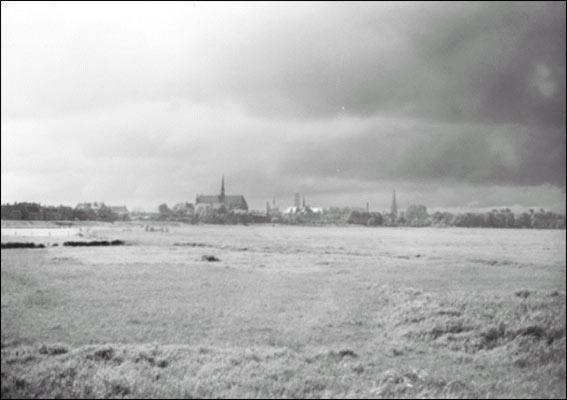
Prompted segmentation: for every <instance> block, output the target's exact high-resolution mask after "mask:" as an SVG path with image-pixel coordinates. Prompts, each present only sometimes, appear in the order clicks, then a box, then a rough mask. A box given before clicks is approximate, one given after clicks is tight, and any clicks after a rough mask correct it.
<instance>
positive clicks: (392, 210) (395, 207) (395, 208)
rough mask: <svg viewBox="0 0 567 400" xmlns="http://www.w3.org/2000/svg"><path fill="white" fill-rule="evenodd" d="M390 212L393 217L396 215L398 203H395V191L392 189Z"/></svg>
mask: <svg viewBox="0 0 567 400" xmlns="http://www.w3.org/2000/svg"><path fill="white" fill-rule="evenodd" d="M390 214H391V215H392V217H393V218H396V217H397V216H398V204H397V203H396V191H395V190H394V195H393V196H392V209H391V210H390Z"/></svg>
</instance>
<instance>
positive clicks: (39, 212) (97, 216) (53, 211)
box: [1, 202, 124, 222]
mask: <svg viewBox="0 0 567 400" xmlns="http://www.w3.org/2000/svg"><path fill="white" fill-rule="evenodd" d="M1 209H2V211H1V213H2V219H4V220H22V221H75V220H79V221H106V222H112V221H117V220H119V219H124V218H121V217H120V216H119V215H118V214H117V213H115V212H114V211H112V209H111V208H110V207H108V206H106V205H104V204H102V205H101V206H100V207H98V208H97V209H96V210H95V209H92V208H78V207H77V208H73V207H68V206H63V205H60V206H43V205H41V204H38V203H26V202H23V203H13V204H2V206H1Z"/></svg>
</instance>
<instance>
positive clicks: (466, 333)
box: [1, 226, 565, 398]
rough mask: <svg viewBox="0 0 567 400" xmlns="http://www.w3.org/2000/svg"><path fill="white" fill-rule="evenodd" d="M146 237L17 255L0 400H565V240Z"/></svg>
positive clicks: (526, 236)
mask: <svg viewBox="0 0 567 400" xmlns="http://www.w3.org/2000/svg"><path fill="white" fill-rule="evenodd" d="M130 228H132V227H130ZM130 228H128V229H125V228H124V227H118V228H116V227H115V228H112V229H110V228H107V227H100V228H99V230H98V231H95V233H94V236H95V238H99V239H116V238H118V239H121V240H125V241H127V242H128V243H135V244H136V245H133V246H124V247H122V246H119V247H108V248H106V247H105V248H68V247H50V248H48V249H34V250H24V249H22V250H10V251H7V252H2V269H1V271H2V397H5V398H9V397H97V398H98V397H106V398H108V397H131V398H136V397H256V398H257V397H317V398H321V397H347V398H348V397H385V398H388V397H394V398H398V397H406V398H407V397H425V398H431V397H437V398H456V397H457V398H458V397H464V398H466V397H475V398H478V397H551V398H557V397H565V378H564V376H565V255H564V250H565V237H564V233H563V232H559V231H558V232H550V231H498V230H487V231H483V230H465V229H462V230H461V229H447V230H435V229H424V230H417V229H413V230H411V229H408V230H405V229H399V230H398V229H365V228H334V229H330V230H329V229H321V228H299V227H270V226H266V227H209V226H202V227H188V228H172V229H171V230H170V232H168V233H161V232H157V233H156V232H152V233H148V232H145V231H143V227H133V229H130ZM3 240H4V238H3ZM175 243H199V244H204V245H203V246H189V245H187V246H175V245H174V244H175ZM203 255H214V256H216V257H218V258H219V259H220V260H221V261H219V262H215V263H209V262H207V261H202V260H201V257H202V256H203ZM417 255H419V257H417Z"/></svg>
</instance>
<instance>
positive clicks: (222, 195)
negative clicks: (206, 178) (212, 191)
mask: <svg viewBox="0 0 567 400" xmlns="http://www.w3.org/2000/svg"><path fill="white" fill-rule="evenodd" d="M219 200H220V202H221V203H224V174H222V182H221V189H220V197H219Z"/></svg>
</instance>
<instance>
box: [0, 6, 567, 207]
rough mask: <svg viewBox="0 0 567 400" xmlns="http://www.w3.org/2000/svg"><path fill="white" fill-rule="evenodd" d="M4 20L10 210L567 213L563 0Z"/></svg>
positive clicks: (8, 10)
mask: <svg viewBox="0 0 567 400" xmlns="http://www.w3.org/2000/svg"><path fill="white" fill-rule="evenodd" d="M1 11H2V12H1V19H2V21H1V22H2V24H1V30H2V32H1V33H2V37H1V53H2V54H1V56H2V57H1V67H2V68H1V175H2V176H1V193H2V195H1V197H2V203H7V202H14V201H36V202H40V203H42V204H49V205H57V204H66V205H74V204H76V203H78V202H83V201H104V202H106V203H107V204H110V205H123V204H124V205H127V206H128V207H129V208H130V209H131V210H132V209H144V210H148V211H150V210H155V209H157V206H158V205H159V204H161V203H164V202H166V203H168V204H169V205H170V206H171V205H173V204H175V203H178V202H182V201H189V202H194V200H195V196H196V194H216V193H218V192H219V189H220V180H221V176H222V174H224V175H225V179H226V191H227V194H242V195H244V196H245V197H246V199H247V201H248V204H249V206H251V208H255V209H263V208H264V207H265V203H266V201H272V200H273V199H274V198H275V199H276V202H277V204H278V205H279V206H280V207H282V208H283V207H286V206H291V205H292V204H293V194H294V193H295V192H299V193H301V194H302V196H305V197H306V201H307V203H308V204H310V205H312V206H318V207H330V206H360V207H364V206H365V205H366V202H368V203H369V204H370V208H371V209H373V210H378V211H380V210H385V209H388V208H389V206H390V202H391V198H392V191H393V190H394V189H395V190H396V195H397V198H398V204H399V207H400V208H405V207H407V206H408V205H410V204H425V205H426V206H427V207H428V208H429V209H432V210H433V209H459V210H461V209H462V210H465V209H466V210H468V209H470V210H473V209H483V208H493V207H497V208H501V207H511V208H513V209H514V210H516V209H517V210H521V209H523V208H529V207H537V208H539V207H543V208H545V209H549V210H553V211H559V212H565V201H566V196H565V179H566V168H565V156H566V154H565V146H566V140H565V137H566V122H565V118H566V117H565V116H566V101H565V86H566V85H565V83H566V82H565V76H566V69H565V65H566V60H565V54H566V44H565V31H566V26H565V25H566V23H565V14H566V10H565V3H564V2H551V3H546V2H521V3H513V2H506V3H498V2H482V3H476V2H470V3H462V2H459V3H458V4H453V3H428V2H416V3H409V2H404V3H395V2H394V3H385V2H379V3H371V2H364V3H355V2H333V3H330V2H329V3H328V2H317V3H291V2H288V3H269V4H268V3H256V2H254V3H238V2H230V3H220V2H218V3H217V2H215V3H202V2H192V3H191V2H173V3H166V2H156V3H153V2H140V3H135V2H134V3H130V2H128V3H120V2H116V3H115V2H101V3H69V2H61V3H55V2H49V3H47V2H46V3H43V2H42V3H24V2H4V1H3V2H2V5H1Z"/></svg>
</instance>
